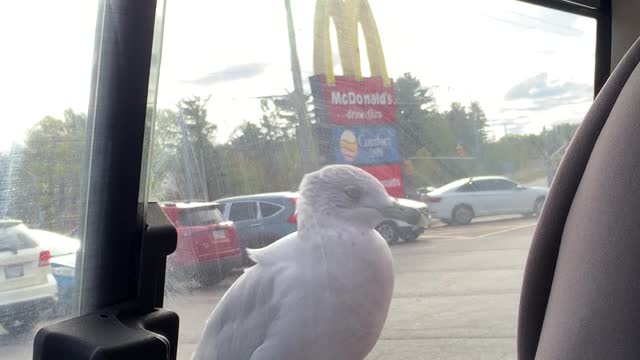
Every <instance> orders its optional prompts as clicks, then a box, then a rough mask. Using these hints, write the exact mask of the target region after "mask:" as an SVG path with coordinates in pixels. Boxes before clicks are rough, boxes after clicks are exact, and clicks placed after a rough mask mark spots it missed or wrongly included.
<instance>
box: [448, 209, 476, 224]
mask: <svg viewBox="0 0 640 360" xmlns="http://www.w3.org/2000/svg"><path fill="white" fill-rule="evenodd" d="M473 216H474V214H473V209H472V208H471V207H469V206H467V205H459V206H456V207H455V209H453V213H452V214H451V219H452V223H453V224H455V225H467V224H469V223H470V222H471V220H473Z"/></svg>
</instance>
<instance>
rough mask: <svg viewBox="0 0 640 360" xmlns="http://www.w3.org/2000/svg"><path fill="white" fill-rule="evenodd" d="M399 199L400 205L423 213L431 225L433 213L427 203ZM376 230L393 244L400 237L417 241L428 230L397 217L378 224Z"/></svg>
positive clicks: (409, 240)
mask: <svg viewBox="0 0 640 360" xmlns="http://www.w3.org/2000/svg"><path fill="white" fill-rule="evenodd" d="M397 201H398V203H399V204H400V205H403V206H407V207H410V208H413V209H416V210H417V211H418V212H420V213H421V214H422V216H424V218H425V220H426V223H427V227H430V226H431V215H430V213H429V207H428V206H427V204H425V203H423V202H420V201H415V200H410V199H397ZM376 230H377V231H378V233H380V235H381V236H382V237H383V238H384V239H385V240H386V241H387V243H389V244H392V243H395V242H397V241H398V239H402V240H404V241H406V242H411V241H415V240H416V239H417V238H418V237H419V236H420V235H421V234H422V233H423V232H424V231H425V230H426V228H424V227H421V226H415V225H410V224H407V223H406V222H403V221H400V220H396V219H386V220H384V221H383V222H382V223H380V225H378V226H376Z"/></svg>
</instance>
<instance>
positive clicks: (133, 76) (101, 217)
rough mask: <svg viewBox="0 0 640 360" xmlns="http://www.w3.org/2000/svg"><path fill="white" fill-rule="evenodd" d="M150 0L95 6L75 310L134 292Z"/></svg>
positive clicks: (150, 39)
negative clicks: (77, 301)
mask: <svg viewBox="0 0 640 360" xmlns="http://www.w3.org/2000/svg"><path fill="white" fill-rule="evenodd" d="M155 13H156V0H136V1H129V0H103V1H101V3H100V7H99V18H98V22H97V30H96V45H95V55H94V64H93V76H92V94H91V103H90V107H89V124H88V125H89V126H88V130H87V131H88V139H89V140H90V141H89V142H88V145H89V151H88V155H87V157H86V163H85V168H87V169H88V175H87V176H86V177H85V181H84V183H83V192H84V198H85V199H87V207H86V210H85V216H84V219H83V224H82V225H83V226H82V229H83V233H82V239H83V240H84V241H83V245H82V250H81V256H79V260H78V264H77V268H79V269H81V272H79V275H80V276H78V277H77V279H76V280H77V284H76V285H77V287H76V288H78V289H79V290H80V294H81V297H80V303H79V305H80V308H79V309H77V310H79V311H80V312H81V313H87V312H92V311H96V310H97V309H100V308H104V307H107V306H110V305H114V304H117V303H121V302H124V301H127V300H130V299H134V298H135V297H136V290H137V285H138V284H137V280H138V279H137V277H136V276H132V274H135V273H136V271H137V269H138V268H139V262H140V259H141V257H140V249H141V245H142V239H143V230H144V221H143V218H144V213H143V212H144V206H143V205H142V204H141V203H140V200H139V199H140V198H139V192H140V174H141V165H142V157H143V144H144V141H145V132H144V130H145V116H146V111H147V94H148V87H149V71H150V67H151V54H152V44H153V34H154V21H155Z"/></svg>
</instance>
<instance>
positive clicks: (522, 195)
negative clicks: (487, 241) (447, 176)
mask: <svg viewBox="0 0 640 360" xmlns="http://www.w3.org/2000/svg"><path fill="white" fill-rule="evenodd" d="M547 192H548V189H547V188H545V187H533V186H524V185H520V184H518V183H516V182H514V181H512V180H509V179H507V178H505V177H501V176H482V177H473V178H464V179H460V180H456V181H454V182H452V183H449V184H447V185H444V186H442V187H440V188H438V189H436V190H433V191H431V192H429V193H428V194H427V196H426V201H427V203H428V204H429V211H430V213H431V216H432V217H433V218H436V219H440V220H441V221H443V222H445V223H447V224H454V225H466V224H468V223H470V222H471V220H473V218H475V217H480V216H492V215H509V214H522V215H527V216H529V215H531V216H533V215H539V214H540V212H541V211H542V205H543V204H544V200H545V198H546V197H547Z"/></svg>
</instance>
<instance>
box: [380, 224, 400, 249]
mask: <svg viewBox="0 0 640 360" xmlns="http://www.w3.org/2000/svg"><path fill="white" fill-rule="evenodd" d="M376 230H377V231H378V233H379V234H380V236H382V238H383V239H384V240H385V241H386V242H387V243H388V244H393V243H395V242H397V241H398V227H397V226H396V224H394V223H393V222H391V221H385V222H383V223H382V224H380V225H378V226H377V227H376Z"/></svg>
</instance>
